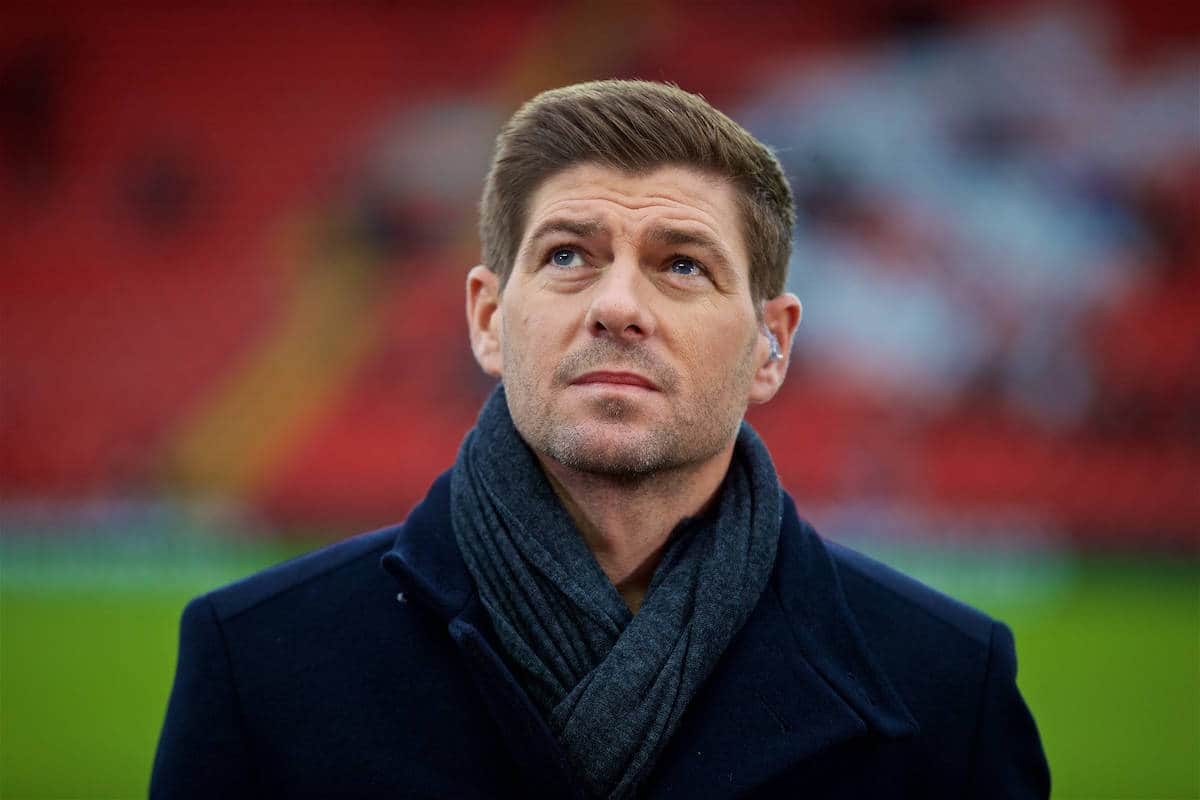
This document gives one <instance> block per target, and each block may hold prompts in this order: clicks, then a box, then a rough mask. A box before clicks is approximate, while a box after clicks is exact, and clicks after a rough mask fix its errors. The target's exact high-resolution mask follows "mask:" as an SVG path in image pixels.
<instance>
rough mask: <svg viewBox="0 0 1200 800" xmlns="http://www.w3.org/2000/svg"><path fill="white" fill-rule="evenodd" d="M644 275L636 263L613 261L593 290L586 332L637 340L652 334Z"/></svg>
mask: <svg viewBox="0 0 1200 800" xmlns="http://www.w3.org/2000/svg"><path fill="white" fill-rule="evenodd" d="M648 288H649V287H648V286H647V279H646V276H645V275H643V274H642V271H641V270H640V269H638V267H637V265H636V264H632V263H624V262H620V261H618V262H614V263H613V264H611V265H610V266H609V267H608V269H606V270H605V271H604V275H603V276H602V277H601V278H600V280H599V281H597V282H596V284H595V285H594V287H593V292H594V293H593V295H592V298H591V304H590V305H589V306H588V313H587V319H586V324H587V329H588V331H589V332H590V333H591V334H592V335H593V336H606V335H607V336H612V337H613V338H615V339H619V340H622V341H626V342H634V341H640V340H642V339H645V338H647V337H648V336H650V335H651V334H653V333H654V327H655V320H654V314H653V312H652V310H651V309H650V306H649V304H648V298H647V296H646V293H647V289H648Z"/></svg>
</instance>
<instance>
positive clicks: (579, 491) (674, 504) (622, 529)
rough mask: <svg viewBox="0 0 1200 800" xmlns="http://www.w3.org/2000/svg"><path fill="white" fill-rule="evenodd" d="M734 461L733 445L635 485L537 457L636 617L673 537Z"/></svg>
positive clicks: (701, 507)
mask: <svg viewBox="0 0 1200 800" xmlns="http://www.w3.org/2000/svg"><path fill="white" fill-rule="evenodd" d="M732 456H733V443H732V442H731V443H730V444H729V446H728V447H726V448H725V449H724V450H723V451H721V452H720V453H718V454H717V455H716V456H714V457H713V458H710V459H708V460H707V461H704V462H703V463H700V464H693V465H688V466H686V467H679V468H676V469H672V470H664V471H662V472H656V473H653V474H650V475H646V476H643V477H638V478H634V479H631V478H627V477H612V476H607V475H595V474H591V473H583V472H577V471H575V470H573V469H570V468H569V467H565V466H563V465H562V464H561V463H559V462H558V461H555V460H554V459H552V458H549V457H547V456H543V455H542V454H540V453H539V454H537V457H538V460H539V461H540V462H541V465H542V469H543V470H544V471H545V473H546V475H547V477H548V478H549V480H550V485H551V486H553V487H554V491H555V493H556V494H557V495H558V497H559V499H560V500H561V501H562V503H563V506H564V507H565V508H566V509H567V513H568V514H570V515H571V519H572V520H573V521H574V523H575V527H577V528H578V529H579V532H580V533H581V534H582V536H583V539H584V542H585V543H586V544H587V546H588V548H589V549H590V550H591V551H592V555H593V556H595V558H596V562H597V563H598V564H599V565H600V568H601V569H602V570H604V574H605V575H607V576H608V579H609V580H610V581H612V584H613V586H615V587H616V589H617V592H618V593H619V594H620V595H621V599H622V600H624V601H625V605H627V606H629V609H630V610H631V611H633V612H634V613H637V611H638V609H639V608H640V607H641V605H642V598H644V597H645V595H646V590H647V589H648V588H649V586H650V579H651V578H652V577H654V570H655V569H656V568H657V567H658V562H659V559H661V558H662V553H663V550H664V549H665V547H666V544H667V539H668V537H670V535H671V531H673V530H674V529H675V526H676V525H678V524H679V522H680V520H682V519H683V518H684V517H694V516H696V515H698V514H700V513H701V512H703V511H704V510H705V509H706V508H707V507H708V506H709V504H710V503H712V501H713V499H714V498H715V497H716V494H717V490H718V489H719V488H720V486H721V481H722V480H724V478H725V473H726V472H727V471H728V469H729V462H730V459H731V458H732Z"/></svg>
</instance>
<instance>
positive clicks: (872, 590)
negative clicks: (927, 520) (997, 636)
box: [822, 540, 995, 647]
mask: <svg viewBox="0 0 1200 800" xmlns="http://www.w3.org/2000/svg"><path fill="white" fill-rule="evenodd" d="M822 541H823V542H824V545H825V549H826V551H827V552H828V553H829V556H830V558H831V559H832V560H833V562H834V564H835V566H836V568H837V571H838V575H839V577H840V578H841V581H842V587H843V590H844V591H845V593H846V599H847V601H848V602H849V603H850V606H851V608H853V609H854V611H855V613H856V615H857V616H859V617H860V618H861V617H862V616H863V615H867V616H868V617H879V616H883V617H886V618H887V619H890V620H891V621H892V622H893V623H896V624H899V623H901V622H904V623H907V624H919V625H922V626H930V627H933V628H936V629H940V630H942V632H943V633H945V634H947V635H950V636H953V637H955V638H958V637H961V638H963V639H965V640H968V641H970V642H974V643H975V644H976V645H978V646H980V647H987V646H988V645H989V642H990V640H991V638H992V635H993V631H992V628H993V625H994V624H995V620H993V619H992V618H991V617H990V616H988V615H987V614H985V613H983V612H982V611H979V610H978V609H976V608H973V607H971V606H969V605H967V604H966V603H963V602H961V601H959V600H956V599H954V598H953V597H950V596H948V595H945V594H943V593H942V592H939V591H937V590H936V589H933V588H931V587H929V586H927V585H926V584H924V583H921V582H920V581H918V580H916V579H914V578H912V577H910V576H908V575H905V574H904V573H902V572H899V571H897V570H895V569H893V568H891V567H889V566H887V565H886V564H884V563H882V562H880V561H876V560H875V559H873V558H871V557H869V556H866V555H864V554H862V553H860V552H858V551H856V550H852V549H850V548H849V547H846V546H844V545H841V544H837V543H836V542H831V541H828V540H822Z"/></svg>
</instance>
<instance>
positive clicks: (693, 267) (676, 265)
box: [671, 256, 701, 276]
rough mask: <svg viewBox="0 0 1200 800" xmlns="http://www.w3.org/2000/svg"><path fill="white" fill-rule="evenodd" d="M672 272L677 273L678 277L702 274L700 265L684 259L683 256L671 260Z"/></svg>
mask: <svg viewBox="0 0 1200 800" xmlns="http://www.w3.org/2000/svg"><path fill="white" fill-rule="evenodd" d="M671 272H673V273H675V274H676V275H686V276H692V275H700V274H701V270H700V265H699V264H697V263H696V262H695V261H693V260H692V259H690V258H684V257H682V256H681V257H679V258H674V259H672V260H671Z"/></svg>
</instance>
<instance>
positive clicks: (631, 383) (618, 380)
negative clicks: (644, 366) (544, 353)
mask: <svg viewBox="0 0 1200 800" xmlns="http://www.w3.org/2000/svg"><path fill="white" fill-rule="evenodd" d="M589 384H592V385H599V386H627V387H630V388H634V389H646V390H648V391H651V392H657V391H660V390H659V388H658V386H657V385H656V384H655V383H654V381H652V380H650V379H649V378H646V377H643V376H642V375H638V374H637V373H636V372H612V371H608V370H597V371H595V372H586V373H584V374H583V375H580V376H579V377H578V378H576V379H575V380H573V381H571V385H572V386H586V385H589Z"/></svg>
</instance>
